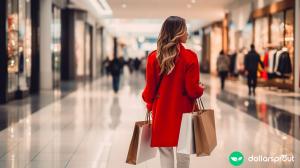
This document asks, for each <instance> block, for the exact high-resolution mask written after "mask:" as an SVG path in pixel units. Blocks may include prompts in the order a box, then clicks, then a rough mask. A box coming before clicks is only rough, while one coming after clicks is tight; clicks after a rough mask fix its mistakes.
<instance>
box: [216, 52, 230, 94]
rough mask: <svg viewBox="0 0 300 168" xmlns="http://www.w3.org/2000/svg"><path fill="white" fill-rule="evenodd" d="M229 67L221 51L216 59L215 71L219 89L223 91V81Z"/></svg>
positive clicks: (228, 61) (227, 60) (227, 58)
mask: <svg viewBox="0 0 300 168" xmlns="http://www.w3.org/2000/svg"><path fill="white" fill-rule="evenodd" d="M229 66H230V59H229V57H228V56H227V55H225V53H224V51H223V50H221V52H220V54H219V57H218V59H217V70H218V73H219V76H220V79H221V89H222V90H224V87H225V80H226V77H227V75H228V71H229Z"/></svg>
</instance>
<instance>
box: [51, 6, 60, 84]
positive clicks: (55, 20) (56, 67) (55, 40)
mask: <svg viewBox="0 0 300 168" xmlns="http://www.w3.org/2000/svg"><path fill="white" fill-rule="evenodd" d="M51 12H52V23H51V39H52V40H51V57H52V60H51V62H52V63H51V64H52V68H51V69H52V72H53V74H52V81H53V88H58V87H59V86H60V79H61V77H60V73H61V68H60V66H61V9H60V7H59V6H57V5H54V4H53V5H52V11H51Z"/></svg>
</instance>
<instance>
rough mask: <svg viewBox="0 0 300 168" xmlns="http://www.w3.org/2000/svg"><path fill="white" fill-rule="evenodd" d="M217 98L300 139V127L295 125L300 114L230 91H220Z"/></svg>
mask: <svg viewBox="0 0 300 168" xmlns="http://www.w3.org/2000/svg"><path fill="white" fill-rule="evenodd" d="M217 99H218V100H220V101H222V102H224V103H227V104H229V105H231V106H233V107H234V108H236V109H238V110H240V111H243V112H245V113H247V114H249V115H250V116H252V117H254V118H256V119H258V120H260V121H262V122H264V123H266V124H268V125H270V126H272V127H273V128H276V129H278V130H280V131H282V132H284V133H286V134H289V135H291V136H293V137H295V138H296V139H298V140H300V134H299V131H300V128H296V127H294V125H295V123H294V122H295V119H297V120H299V116H298V115H296V114H292V113H289V112H288V111H286V110H283V109H279V108H276V107H274V106H271V105H269V104H266V103H265V102H263V101H260V102H257V101H256V100H255V99H251V98H244V97H240V96H238V95H236V94H233V93H231V92H228V91H223V92H221V93H218V94H217ZM299 122H300V121H299Z"/></svg>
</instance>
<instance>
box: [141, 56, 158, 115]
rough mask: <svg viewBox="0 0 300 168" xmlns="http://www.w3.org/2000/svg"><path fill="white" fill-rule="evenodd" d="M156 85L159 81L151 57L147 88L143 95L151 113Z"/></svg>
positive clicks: (147, 74)
mask: <svg viewBox="0 0 300 168" xmlns="http://www.w3.org/2000/svg"><path fill="white" fill-rule="evenodd" d="M156 83H157V79H156V76H155V66H154V60H152V59H151V58H150V56H149V57H148V59H147V65H146V86H145V88H144V91H143V93H142V98H143V100H144V101H145V102H146V104H147V109H148V110H149V111H152V104H153V101H154V96H155V95H154V94H155V93H154V92H155V87H156Z"/></svg>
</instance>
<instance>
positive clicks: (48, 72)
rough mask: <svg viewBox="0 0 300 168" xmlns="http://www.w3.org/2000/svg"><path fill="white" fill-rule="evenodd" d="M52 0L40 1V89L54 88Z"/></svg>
mask: <svg viewBox="0 0 300 168" xmlns="http://www.w3.org/2000/svg"><path fill="white" fill-rule="evenodd" d="M51 23H52V1H51V0H43V1H40V40H39V41H40V89H41V90H50V89H52V88H53V76H52V75H53V74H52V54H51V43H52V38H51Z"/></svg>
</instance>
